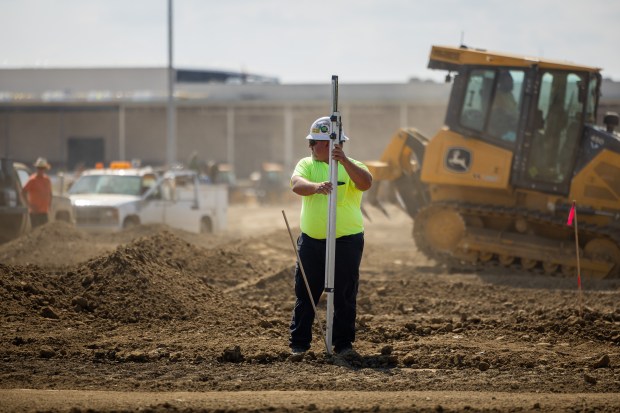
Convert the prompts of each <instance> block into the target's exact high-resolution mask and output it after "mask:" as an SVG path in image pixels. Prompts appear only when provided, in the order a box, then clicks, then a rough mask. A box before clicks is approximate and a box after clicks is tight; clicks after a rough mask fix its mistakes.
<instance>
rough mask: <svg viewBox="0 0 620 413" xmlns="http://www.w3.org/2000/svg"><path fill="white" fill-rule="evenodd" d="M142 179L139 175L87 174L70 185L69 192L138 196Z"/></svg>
mask: <svg viewBox="0 0 620 413" xmlns="http://www.w3.org/2000/svg"><path fill="white" fill-rule="evenodd" d="M141 185H142V179H141V178H140V177H139V176H120V175H87V176H82V177H80V178H79V179H78V180H77V181H75V183H74V184H73V185H72V186H71V189H70V190H69V193H70V194H120V195H136V196H140V194H141V193H140V190H141Z"/></svg>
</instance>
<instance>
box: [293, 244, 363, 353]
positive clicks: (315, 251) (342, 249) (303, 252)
mask: <svg viewBox="0 0 620 413" xmlns="http://www.w3.org/2000/svg"><path fill="white" fill-rule="evenodd" d="M326 244H327V242H326V240H324V239H314V238H311V237H309V236H308V235H306V234H304V233H302V234H301V235H300V236H299V238H298V239H297V250H298V251H299V257H300V258H301V262H302V263H303V267H304V271H305V273H306V277H307V278H308V284H309V285H310V291H311V292H312V297H313V298H314V303H315V305H316V304H317V303H318V302H319V299H320V298H321V294H322V293H323V290H324V288H325V253H326V250H325V248H326ZM363 251H364V233H363V232H362V233H359V234H355V235H347V236H343V237H340V238H337V239H336V254H335V257H336V258H335V266H334V324H333V335H332V343H333V345H334V347H335V348H336V351H338V349H345V348H347V347H350V346H351V343H353V341H355V316H356V299H357V290H358V286H359V267H360V263H361V261H362V253H363ZM295 296H296V297H297V299H296V301H295V309H294V311H293V319H292V321H291V326H290V333H291V335H290V343H289V345H290V347H291V348H299V349H304V350H307V349H309V348H310V343H311V342H312V323H313V321H314V315H315V314H314V309H313V308H312V303H311V301H310V298H309V297H308V292H307V289H306V285H305V283H304V279H303V276H302V274H301V269H300V268H299V262H298V263H297V266H296V268H295Z"/></svg>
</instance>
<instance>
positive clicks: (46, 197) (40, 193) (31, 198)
mask: <svg viewBox="0 0 620 413" xmlns="http://www.w3.org/2000/svg"><path fill="white" fill-rule="evenodd" d="M24 192H26V194H27V195H28V206H29V209H30V212H31V213H33V214H45V213H48V212H49V209H50V204H51V203H52V182H51V181H50V178H49V177H48V176H47V175H45V174H43V175H37V174H36V173H34V174H32V175H30V178H28V182H26V185H24Z"/></svg>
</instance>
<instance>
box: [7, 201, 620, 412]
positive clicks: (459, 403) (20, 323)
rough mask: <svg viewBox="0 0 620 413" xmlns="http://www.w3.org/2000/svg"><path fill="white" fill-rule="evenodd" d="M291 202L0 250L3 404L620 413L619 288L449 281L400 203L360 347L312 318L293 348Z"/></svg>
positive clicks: (368, 302) (496, 274)
mask: <svg viewBox="0 0 620 413" xmlns="http://www.w3.org/2000/svg"><path fill="white" fill-rule="evenodd" d="M298 208H299V205H298V204H297V203H296V202H293V203H286V204H283V205H274V206H259V205H244V206H238V205H237V206H232V207H231V208H230V210H229V227H228V230H227V231H226V232H224V233H221V234H217V235H195V234H190V233H186V232H181V231H177V230H173V229H170V228H168V227H165V226H143V227H138V228H134V229H132V230H130V231H127V232H123V233H119V234H108V235H89V234H86V233H84V232H81V231H79V230H78V229H76V228H74V227H72V226H69V225H66V224H63V223H51V224H48V225H46V226H44V227H42V228H39V229H36V230H34V231H32V232H31V233H30V234H28V235H27V236H25V237H23V238H20V239H17V240H14V241H12V242H10V243H7V244H4V245H0V309H1V311H0V318H1V320H2V322H1V324H0V360H1V362H0V411H41V412H47V411H50V412H52V411H53V412H57V411H67V412H69V411H70V412H73V413H77V412H95V411H117V412H118V411H147V412H160V411H161V412H163V411H183V412H262V411H271V412H289V411H314V412H347V411H363V412H370V411H372V412H384V411H391V412H396V411H398V412H410V411H413V412H415V411H568V412H576V411H605V412H615V411H619V410H620V393H619V392H620V349H619V345H620V308H619V305H618V303H619V302H620V281H619V280H602V281H601V280H598V281H597V280H591V279H585V280H583V290H582V294H580V293H579V291H578V289H577V283H576V280H575V279H571V278H560V277H550V276H547V275H544V274H541V273H537V272H521V271H520V270H519V269H518V268H508V269H506V268H499V267H498V268H493V269H487V270H484V271H480V272H471V273H454V272H451V271H449V269H446V268H444V267H442V266H440V265H437V264H436V263H435V262H433V261H430V260H428V259H426V258H425V257H424V256H422V255H421V254H419V253H418V252H417V250H416V248H415V245H414V243H413V240H412V238H411V227H412V222H411V220H410V219H409V218H408V217H407V216H406V215H405V214H404V213H403V212H402V211H400V210H399V209H398V208H397V207H395V206H392V205H390V206H388V207H387V210H388V212H389V215H390V217H389V218H388V217H385V216H383V215H382V214H381V213H380V212H379V211H378V210H375V209H371V210H369V213H370V215H371V218H372V220H371V221H367V222H366V250H365V254H364V259H363V262H362V269H361V270H362V271H361V283H360V292H359V297H358V320H357V340H356V342H355V343H354V346H355V350H356V353H353V354H350V355H347V356H346V357H340V356H330V355H328V354H326V352H325V348H324V345H323V342H322V337H321V334H322V331H321V330H320V328H319V327H318V324H317V325H316V328H315V339H314V342H313V346H312V349H311V351H310V352H308V353H306V354H305V356H303V357H291V356H290V355H289V351H288V347H287V337H288V325H289V321H290V317H291V311H292V307H293V302H294V296H293V266H294V261H295V255H294V251H293V249H292V248H293V247H292V245H291V240H290V237H289V234H288V232H287V230H286V226H285V224H284V220H283V217H282V210H285V211H286V213H287V216H288V219H289V221H290V222H291V225H292V230H293V236H294V237H295V236H296V235H297V234H298V233H299V229H298V222H299V219H298ZM319 313H320V318H321V320H323V321H324V317H325V305H324V302H321V304H320V306H319Z"/></svg>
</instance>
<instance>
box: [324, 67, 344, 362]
mask: <svg viewBox="0 0 620 413" xmlns="http://www.w3.org/2000/svg"><path fill="white" fill-rule="evenodd" d="M330 120H331V122H332V128H331V134H330V139H329V181H330V182H331V184H332V191H331V192H330V193H329V204H328V208H329V211H328V217H327V246H326V252H325V294H327V315H326V317H327V320H326V327H325V330H326V331H325V342H326V345H327V354H332V335H333V327H334V275H335V274H334V272H335V267H336V202H337V196H338V161H335V160H333V159H332V151H333V150H334V147H335V145H337V144H340V142H341V139H342V122H341V118H340V112H338V76H335V75H334V76H332V115H331V117H330Z"/></svg>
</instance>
